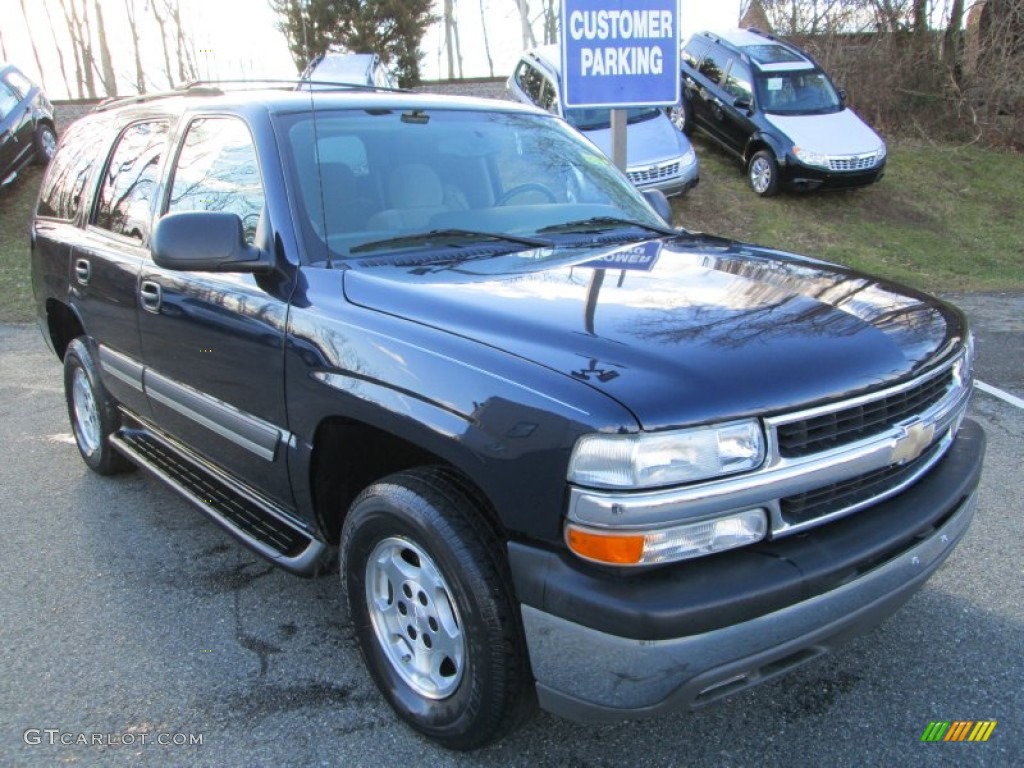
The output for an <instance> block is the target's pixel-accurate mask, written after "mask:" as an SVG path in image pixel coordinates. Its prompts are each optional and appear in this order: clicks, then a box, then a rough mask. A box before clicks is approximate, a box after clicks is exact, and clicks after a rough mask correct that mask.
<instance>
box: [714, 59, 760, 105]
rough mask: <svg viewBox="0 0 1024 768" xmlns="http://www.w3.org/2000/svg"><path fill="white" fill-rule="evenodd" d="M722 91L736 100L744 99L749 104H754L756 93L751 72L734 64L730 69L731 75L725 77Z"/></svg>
mask: <svg viewBox="0 0 1024 768" xmlns="http://www.w3.org/2000/svg"><path fill="white" fill-rule="evenodd" d="M722 89H723V90H724V91H725V92H726V93H728V94H729V95H730V96H732V97H733V98H734V99H742V100H743V101H746V102H748V103H750V102H753V100H754V92H753V88H752V86H751V81H750V70H748V69H747V68H746V67H744V66H742V65H740V64H738V63H737V62H735V61H734V62H733V64H732V66H731V67H729V74H728V75H726V77H725V83H723V84H722Z"/></svg>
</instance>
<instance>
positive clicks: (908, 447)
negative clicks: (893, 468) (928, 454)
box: [892, 422, 935, 464]
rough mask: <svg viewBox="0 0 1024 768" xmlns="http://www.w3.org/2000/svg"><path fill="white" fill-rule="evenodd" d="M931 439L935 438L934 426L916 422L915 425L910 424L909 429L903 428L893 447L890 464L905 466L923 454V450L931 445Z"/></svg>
mask: <svg viewBox="0 0 1024 768" xmlns="http://www.w3.org/2000/svg"><path fill="white" fill-rule="evenodd" d="M933 437H935V425H934V424H923V423H921V422H918V423H917V424H911V425H910V426H909V427H904V428H903V434H902V435H901V436H900V437H899V438H898V439H897V440H896V445H894V446H893V449H892V463H893V464H906V463H907V462H910V461H913V460H914V459H916V458H917V457H918V456H920V455H921V454H922V453H924V450H925V448H927V447H928V446H929V445H931V444H932V438H933Z"/></svg>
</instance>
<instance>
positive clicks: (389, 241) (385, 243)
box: [349, 229, 551, 253]
mask: <svg viewBox="0 0 1024 768" xmlns="http://www.w3.org/2000/svg"><path fill="white" fill-rule="evenodd" d="M482 241H491V242H495V243H514V244H515V245H525V246H529V247H531V248H548V247H550V246H551V241H550V240H542V239H541V238H538V237H523V236H521V235H506V234H504V233H499V232H476V231H473V230H471V229H432V230H430V231H429V232H420V233H418V234H414V235H399V236H398V237H388V238H385V239H383V240H371V241H370V242H368V243H362V244H361V245H357V246H355V247H354V248H352V250H350V251H349V253H367V252H369V251H378V250H380V249H382V248H412V247H414V246H417V245H429V244H431V243H443V244H445V245H454V244H456V243H460V242H473V243H479V242H482Z"/></svg>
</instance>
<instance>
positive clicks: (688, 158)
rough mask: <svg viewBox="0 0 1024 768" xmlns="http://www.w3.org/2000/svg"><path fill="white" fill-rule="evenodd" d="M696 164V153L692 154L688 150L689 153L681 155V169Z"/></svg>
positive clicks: (691, 151) (692, 152)
mask: <svg viewBox="0 0 1024 768" xmlns="http://www.w3.org/2000/svg"><path fill="white" fill-rule="evenodd" d="M696 162H697V153H696V152H694V151H693V150H692V149H690V150H689V151H687V152H686V153H685V154H684V155H683V157H682V161H681V165H682V167H683V168H689V167H690V166H691V165H693V164H694V163H696Z"/></svg>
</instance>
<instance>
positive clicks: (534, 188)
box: [496, 181, 558, 205]
mask: <svg viewBox="0 0 1024 768" xmlns="http://www.w3.org/2000/svg"><path fill="white" fill-rule="evenodd" d="M528 192H536V193H538V194H541V195H544V197H546V198H547V201H548V202H549V203H555V202H558V198H557V197H555V193H554V192H552V191H551V190H550V189H548V188H547V187H545V186H544V185H543V184H538V183H537V182H535V181H531V182H529V183H527V184H520V185H519V186H517V187H512V189H510V190H509V191H508V192H506V193H505V194H504V195H502V196H501V198H500V199H499V200H498V202H497V203H496V205H508V201H509V200H511V199H512V198H514V197H517V196H519V195H525V194H526V193H528Z"/></svg>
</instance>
